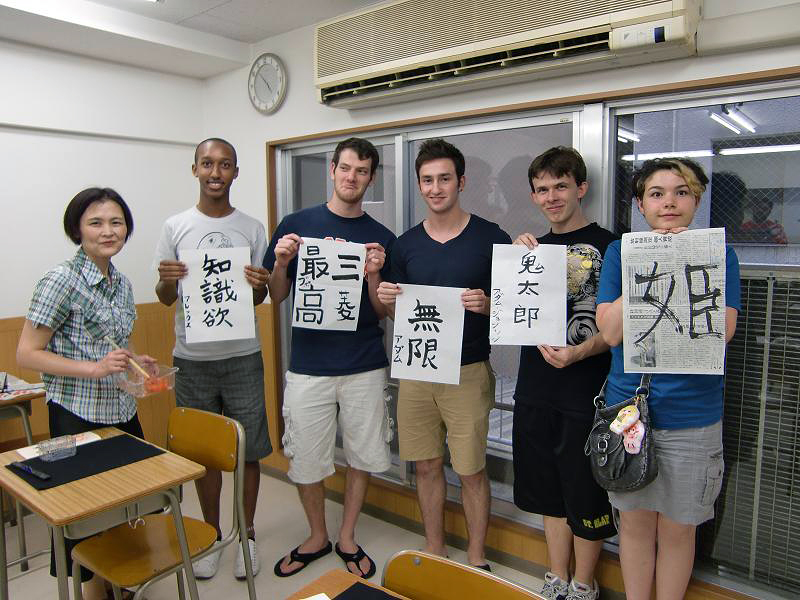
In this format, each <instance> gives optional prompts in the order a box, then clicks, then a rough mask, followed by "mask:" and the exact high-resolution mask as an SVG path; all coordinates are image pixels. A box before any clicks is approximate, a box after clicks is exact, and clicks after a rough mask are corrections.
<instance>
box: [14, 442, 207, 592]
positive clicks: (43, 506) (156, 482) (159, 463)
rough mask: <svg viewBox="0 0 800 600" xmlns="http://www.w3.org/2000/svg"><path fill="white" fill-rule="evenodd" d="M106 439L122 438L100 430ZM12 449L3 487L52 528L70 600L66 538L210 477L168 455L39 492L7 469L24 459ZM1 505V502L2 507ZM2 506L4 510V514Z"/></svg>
mask: <svg viewBox="0 0 800 600" xmlns="http://www.w3.org/2000/svg"><path fill="white" fill-rule="evenodd" d="M96 433H98V434H99V435H100V436H101V437H110V436H113V435H120V434H122V432H121V431H119V430H118V429H115V428H113V427H106V428H103V429H98V430H97V431H96ZM20 459H21V456H20V455H19V454H18V453H17V452H16V451H15V450H10V451H8V452H4V453H2V454H0V487H2V488H3V489H4V490H6V491H7V492H8V493H9V494H10V495H11V496H13V497H14V498H15V499H16V500H17V501H18V502H22V503H23V504H24V505H25V506H27V507H28V508H29V509H31V510H32V511H33V512H35V513H36V514H38V515H39V516H41V517H42V518H43V519H44V520H45V521H46V522H47V523H48V524H49V525H50V526H51V527H52V528H53V537H54V546H55V553H56V572H57V574H58V578H57V579H58V597H59V599H61V600H69V586H68V582H67V575H68V573H67V564H66V554H65V550H64V538H65V537H69V538H82V537H87V536H89V535H93V534H95V533H98V532H100V531H104V530H106V529H109V528H111V527H114V526H116V525H119V524H121V523H125V522H134V521H135V520H136V518H138V517H139V516H141V515H145V514H148V513H150V512H153V511H154V510H157V509H159V508H161V507H163V506H164V494H163V493H159V492H164V491H167V490H171V489H174V488H178V487H179V486H180V485H181V484H183V483H186V482H188V481H191V480H193V479H198V478H200V477H202V476H203V475H205V472H206V470H205V467H203V466H202V465H199V464H197V463H195V462H192V461H190V460H188V459H186V458H183V457H182V456H178V455H177V454H173V453H172V452H165V453H163V454H159V455H158V456H153V457H151V458H147V459H145V460H140V461H138V462H135V463H131V464H129V465H125V466H122V467H118V468H116V469H111V470H110V471H106V472H104V473H99V474H97V475H92V476H91V477H85V478H83V479H78V480H76V481H73V482H70V483H66V484H64V485H60V486H57V487H54V488H50V489H49V490H42V491H38V490H36V489H34V488H33V487H32V486H30V485H28V484H27V483H26V482H25V481H24V480H22V479H21V478H19V477H17V476H16V475H15V474H14V473H13V472H12V471H10V470H9V469H6V468H5V465H7V464H9V463H10V462H12V461H15V460H20ZM1 503H2V501H1V500H0V504H1ZM1 509H2V506H0V510H1ZM173 516H174V517H175V520H176V526H177V527H179V528H182V521H180V519H181V518H182V515H181V512H180V505H179V504H177V503H173ZM181 550H182V551H183V556H184V566H186V567H188V569H191V560H190V558H189V551H188V548H187V547H186V540H185V537H184V538H183V539H182V540H181ZM5 565H6V548H5V527H4V526H0V600H8V574H7V571H6V566H5ZM187 580H188V583H189V593H190V595H191V597H192V598H193V599H196V598H197V585H196V583H195V581H194V578H193V577H187Z"/></svg>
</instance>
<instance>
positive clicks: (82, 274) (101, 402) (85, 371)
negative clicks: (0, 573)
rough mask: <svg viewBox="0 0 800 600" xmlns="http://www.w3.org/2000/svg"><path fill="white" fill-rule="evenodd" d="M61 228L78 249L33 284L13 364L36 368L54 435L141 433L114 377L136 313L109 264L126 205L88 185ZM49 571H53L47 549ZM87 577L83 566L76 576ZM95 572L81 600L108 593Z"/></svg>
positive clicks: (120, 242)
mask: <svg viewBox="0 0 800 600" xmlns="http://www.w3.org/2000/svg"><path fill="white" fill-rule="evenodd" d="M64 231H65V232H66V234H67V236H68V237H69V238H70V239H71V240H72V241H73V242H74V243H75V244H78V245H79V248H78V251H77V252H76V253H75V256H74V257H73V258H72V259H71V260H68V261H66V262H64V263H61V264H60V265H58V266H57V267H55V268H54V269H52V270H50V271H48V272H47V273H46V274H45V275H44V277H42V279H40V280H39V282H38V283H37V284H36V288H35V289H34V292H33V298H32V300H31V305H30V308H29V310H28V314H27V318H26V321H25V324H24V326H23V328H22V335H21V337H20V340H19V345H18V346H17V363H18V364H19V366H20V367H24V368H28V369H33V370H35V371H39V372H41V373H42V380H43V381H44V384H45V390H46V392H47V412H48V418H49V425H50V435H51V436H52V437H56V436H59V435H66V434H76V433H81V432H83V431H90V430H92V429H97V428H99V427H104V426H107V425H114V426H116V427H118V428H119V429H122V430H123V431H126V432H128V433H130V434H132V435H136V436H138V437H141V438H143V437H144V434H143V433H142V426H141V424H140V423H139V418H138V417H137V415H136V400H135V398H133V396H131V395H130V394H128V393H127V392H124V391H122V390H120V389H119V388H117V386H116V384H115V382H114V377H113V376H114V374H116V373H122V372H124V371H125V370H126V369H127V368H128V360H129V359H130V358H131V357H132V356H133V355H132V354H131V352H130V351H129V350H127V349H125V346H127V344H128V337H129V336H130V334H131V330H132V329H133V322H134V320H135V319H136V307H135V305H134V302H133V289H132V287H131V283H130V281H128V279H127V277H125V276H124V275H123V274H122V273H120V272H119V271H118V270H117V269H116V268H115V267H114V265H113V264H111V258H112V257H113V256H115V255H116V254H117V253H118V252H119V251H120V250H122V247H123V246H124V245H125V242H126V241H127V240H128V238H129V237H130V235H131V233H132V232H133V217H132V216H131V211H130V209H129V208H128V205H127V204H125V201H124V200H123V199H122V198H121V197H120V195H119V194H117V192H115V191H114V190H112V189H110V188H104V189H103V188H89V189H86V190H83V191H82V192H80V193H79V194H78V195H77V196H75V197H74V198H73V199H72V201H71V202H70V203H69V205H68V206H67V209H66V211H65V212H64ZM111 340H113V342H114V343H115V344H116V345H117V347H118V348H121V349H118V350H115V349H114V348H113V347H112V344H111ZM136 358H137V360H140V361H141V362H142V363H144V365H145V366H146V367H149V368H153V367H154V366H155V364H156V361H155V359H153V358H151V357H149V356H137V357H136ZM66 541H67V562H68V563H70V564H68V567H69V572H71V569H72V565H71V562H72V561H71V553H72V546H73V545H74V544H75V543H77V542H78V541H79V540H66ZM51 555H52V551H51ZM50 573H51V575H53V576H55V560H54V558H53V557H52V556H51V564H50ZM90 578H92V573H91V572H90V571H87V570H85V569H84V570H83V571H82V573H81V579H82V581H87V580H89V579H90ZM97 579H98V578H93V579H92V583H90V584H88V585H85V586H84V587H85V588H87V589H86V591H85V597H86V598H87V600H91V599H98V598H99V599H105V598H106V590H105V586H104V585H103V582H102V581H96V580H97Z"/></svg>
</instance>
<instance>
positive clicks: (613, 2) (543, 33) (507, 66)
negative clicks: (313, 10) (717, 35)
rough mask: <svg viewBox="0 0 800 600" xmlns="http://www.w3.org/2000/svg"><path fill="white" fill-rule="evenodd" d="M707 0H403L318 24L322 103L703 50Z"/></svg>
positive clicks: (406, 95)
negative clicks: (700, 26) (701, 27)
mask: <svg viewBox="0 0 800 600" xmlns="http://www.w3.org/2000/svg"><path fill="white" fill-rule="evenodd" d="M699 15H700V0H667V1H664V0H542V1H537V2H533V1H531V0H491V1H489V0H394V1H391V2H386V3H382V4H379V5H377V6H374V7H372V8H370V9H368V10H364V11H361V12H357V13H352V14H349V15H346V16H344V17H339V18H336V19H332V20H330V21H326V22H324V23H321V24H319V25H317V27H316V32H315V45H314V46H315V65H316V80H315V83H316V86H317V88H318V91H319V100H320V102H322V103H324V104H328V105H330V106H337V107H343V108H356V107H365V106H372V105H377V104H388V103H392V102H401V101H405V100H410V99H417V98H423V97H431V96H440V95H443V94H447V93H452V91H453V88H454V87H456V86H458V87H459V91H463V90H466V89H475V88H480V87H489V86H498V85H505V84H509V83H515V82H517V81H524V80H531V79H536V78H545V77H556V76H559V75H568V74H573V73H580V72H586V71H592V70H600V69H609V68H615V67H622V66H627V65H633V64H640V63H645V62H653V61H657V60H666V59H671V58H679V57H685V56H689V55H692V54H695V34H696V32H697V23H698V21H699Z"/></svg>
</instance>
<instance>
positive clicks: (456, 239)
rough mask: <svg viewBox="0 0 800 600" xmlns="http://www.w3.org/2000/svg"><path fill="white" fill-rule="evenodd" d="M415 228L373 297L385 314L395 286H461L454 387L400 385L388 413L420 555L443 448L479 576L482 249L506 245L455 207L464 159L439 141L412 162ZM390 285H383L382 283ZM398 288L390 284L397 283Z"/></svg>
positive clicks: (434, 531)
mask: <svg viewBox="0 0 800 600" xmlns="http://www.w3.org/2000/svg"><path fill="white" fill-rule="evenodd" d="M415 166H416V171H417V181H418V183H419V191H420V194H421V196H422V198H423V200H425V203H426V204H427V205H428V213H427V216H426V217H425V220H424V221H423V222H422V223H420V224H418V225H417V226H416V227H412V228H411V229H409V230H408V231H406V232H405V233H404V234H403V235H401V236H400V237H399V238H398V240H397V242H396V243H395V245H394V247H393V248H392V252H391V254H390V262H391V274H390V275H389V277H388V278H387V279H388V281H384V282H383V283H381V285H380V287H379V288H378V296H379V298H380V300H381V302H383V303H384V304H386V306H387V307H388V309H389V313H390V315H392V316H393V315H394V306H395V300H396V297H397V295H398V294H400V293H401V292H402V284H404V283H411V284H420V285H438V286H450V287H459V288H467V290H466V291H464V292H463V293H462V295H461V301H462V303H463V305H464V309H465V310H466V313H465V315H464V335H463V339H462V345H461V378H460V383H459V384H457V385H453V384H444V383H428V382H423V381H411V380H406V379H402V380H400V392H399V399H398V405H397V419H398V432H399V441H400V457H401V458H403V459H404V460H413V461H415V465H416V473H417V496H418V498H419V505H420V509H421V512H422V522H423V525H424V527H425V550H426V551H427V552H431V553H433V554H438V555H442V556H444V555H446V554H447V551H446V548H445V540H444V499H445V496H446V494H445V478H444V468H443V465H444V463H443V456H444V441H445V433H446V434H447V445H448V448H449V449H450V459H451V463H452V466H453V470H454V471H455V472H456V473H458V476H459V478H460V479H461V495H462V501H463V505H464V516H465V517H466V521H467V533H468V535H469V546H468V548H467V559H468V561H469V563H470V564H471V565H473V566H477V567H481V568H483V569H486V570H489V565H488V563H487V562H486V557H485V556H484V543H485V539H486V528H487V526H488V523H489V481H488V479H487V477H486V439H487V433H488V430H489V411H490V410H491V409H492V408H493V407H494V374H493V373H492V369H491V366H490V365H489V316H488V315H489V298H488V296H487V294H488V293H489V288H490V285H491V281H490V280H491V270H492V245H493V244H510V243H511V238H510V237H509V236H508V234H507V233H506V232H504V231H503V230H502V229H500V227H498V226H497V225H496V224H495V223H491V222H489V221H486V220H485V219H482V218H480V217H479V216H477V215H473V214H470V213H468V212H466V211H464V210H463V209H462V208H461V205H460V204H459V201H458V196H459V193H460V192H461V191H462V190H463V189H464V182H465V178H464V169H465V161H464V155H463V154H461V152H460V151H459V150H458V148H456V147H455V146H453V145H452V144H450V143H448V142H446V141H444V140H442V139H432V140H427V141H426V142H424V143H423V144H422V146H421V147H420V150H419V154H418V155H417V160H416V165H415ZM389 282H392V283H389ZM398 284H399V285H398Z"/></svg>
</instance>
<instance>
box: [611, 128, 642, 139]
mask: <svg viewBox="0 0 800 600" xmlns="http://www.w3.org/2000/svg"><path fill="white" fill-rule="evenodd" d="M617 137H621V138H624V139H626V140H630V141H632V142H640V141H641V140H640V139H639V136H638V135H637V134H635V133H634V132H633V131H628V130H627V129H623V128H622V127H618V128H617Z"/></svg>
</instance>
